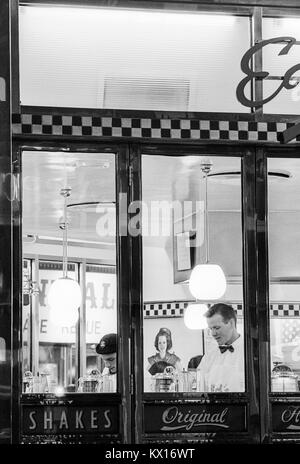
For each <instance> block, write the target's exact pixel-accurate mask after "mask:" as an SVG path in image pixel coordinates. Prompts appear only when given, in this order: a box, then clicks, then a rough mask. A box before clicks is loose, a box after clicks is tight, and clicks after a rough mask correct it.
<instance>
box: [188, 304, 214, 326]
mask: <svg viewBox="0 0 300 464" xmlns="http://www.w3.org/2000/svg"><path fill="white" fill-rule="evenodd" d="M206 311H208V307H207V305H206V304H198V303H196V304H190V305H188V307H187V308H186V309H185V311H184V323H185V325H186V327H187V328H188V329H191V330H201V329H206V328H207V322H206V317H205V316H204V314H205V313H206Z"/></svg>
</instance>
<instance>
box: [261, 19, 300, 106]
mask: <svg viewBox="0 0 300 464" xmlns="http://www.w3.org/2000/svg"><path fill="white" fill-rule="evenodd" d="M299 25H300V17H297V16H295V17H285V18H282V17H281V18H279V17H278V18H263V23H262V26H263V27H262V39H263V40H266V39H272V38H275V37H294V38H295V39H296V40H297V41H299V40H300V32H299ZM284 46H285V44H284V43H276V44H269V45H267V46H265V47H264V48H263V71H267V72H268V73H269V74H270V77H273V78H274V77H277V78H276V79H275V80H274V79H270V80H267V79H264V80H263V97H264V99H266V98H267V97H269V96H271V95H272V94H273V93H274V92H275V91H276V90H277V89H278V87H279V86H280V84H281V83H282V77H283V76H284V75H285V73H286V72H287V71H288V70H289V69H290V68H292V67H293V66H295V65H298V64H299V63H300V47H299V45H298V44H296V45H293V46H292V47H291V48H290V50H289V51H288V53H286V54H282V55H280V54H279V53H280V51H281V50H282V49H283V47H284ZM292 77H293V78H294V79H291V80H290V83H291V84H296V82H299V80H300V72H299V70H298V71H296V72H295V74H294V75H293V76H292ZM299 104H300V88H299V84H298V85H297V86H296V87H295V88H293V89H285V88H284V89H282V90H281V91H280V92H279V94H278V95H276V96H275V97H274V98H273V99H272V100H271V101H270V102H268V103H266V104H265V105H264V113H275V114H299Z"/></svg>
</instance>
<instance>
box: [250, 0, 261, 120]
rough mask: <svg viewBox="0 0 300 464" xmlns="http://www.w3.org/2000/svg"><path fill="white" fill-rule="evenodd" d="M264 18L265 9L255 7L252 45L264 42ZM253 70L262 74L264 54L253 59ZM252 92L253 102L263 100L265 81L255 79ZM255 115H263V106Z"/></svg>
mask: <svg viewBox="0 0 300 464" xmlns="http://www.w3.org/2000/svg"><path fill="white" fill-rule="evenodd" d="M262 17H263V9H262V8H261V7H255V8H254V9H253V15H252V31H251V32H252V45H254V44H256V43H258V42H260V41H261V40H262ZM252 66H253V70H254V72H261V71H262V67H263V52H262V50H258V51H257V52H256V53H255V55H254V59H253V63H252ZM251 91H252V95H253V97H254V98H253V97H252V100H255V101H259V100H262V99H263V80H262V79H255V80H254V88H252V89H251ZM255 114H263V105H261V106H257V107H256V108H255Z"/></svg>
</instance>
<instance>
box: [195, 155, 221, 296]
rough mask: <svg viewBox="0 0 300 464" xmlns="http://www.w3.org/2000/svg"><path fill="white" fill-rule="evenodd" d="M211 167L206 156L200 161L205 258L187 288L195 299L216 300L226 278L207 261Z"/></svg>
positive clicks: (217, 266)
mask: <svg viewBox="0 0 300 464" xmlns="http://www.w3.org/2000/svg"><path fill="white" fill-rule="evenodd" d="M211 167H212V162H211V161H210V160H209V159H208V158H204V159H203V160H202V161H201V170H202V172H203V173H204V178H205V201H204V245H205V253H206V259H205V264H197V265H196V266H195V267H194V269H193V270H192V272H191V275H190V279H189V290H190V292H191V294H192V295H193V297H195V298H196V299H197V300H218V299H219V298H221V297H222V296H223V295H224V293H225V292H226V278H225V274H224V272H223V269H222V268H221V266H219V265H218V264H211V263H210V262H209V243H208V241H209V234H208V188H207V176H208V174H209V173H210V170H211Z"/></svg>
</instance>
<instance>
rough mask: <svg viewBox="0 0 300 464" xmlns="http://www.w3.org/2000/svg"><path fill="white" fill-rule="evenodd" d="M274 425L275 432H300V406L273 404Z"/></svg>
mask: <svg viewBox="0 0 300 464" xmlns="http://www.w3.org/2000/svg"><path fill="white" fill-rule="evenodd" d="M272 424H273V432H299V431H300V405H299V404H286V403H285V404H273V405H272Z"/></svg>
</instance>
